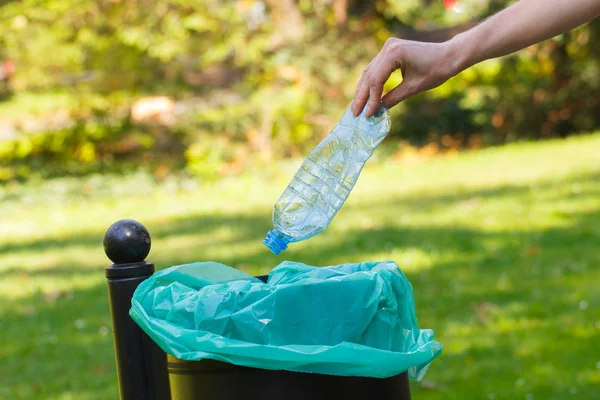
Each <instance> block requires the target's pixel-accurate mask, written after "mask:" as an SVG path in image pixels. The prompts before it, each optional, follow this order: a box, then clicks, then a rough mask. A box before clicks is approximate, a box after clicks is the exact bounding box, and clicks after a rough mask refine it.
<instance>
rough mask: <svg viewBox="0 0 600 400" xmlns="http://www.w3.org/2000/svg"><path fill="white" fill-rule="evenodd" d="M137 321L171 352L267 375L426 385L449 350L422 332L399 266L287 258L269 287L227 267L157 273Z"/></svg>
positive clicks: (138, 294) (134, 312)
mask: <svg viewBox="0 0 600 400" xmlns="http://www.w3.org/2000/svg"><path fill="white" fill-rule="evenodd" d="M130 315H131V317H132V318H133V320H134V321H135V322H136V323H137V324H138V325H139V326H140V327H141V329H143V330H144V331H145V332H146V333H147V334H148V335H149V336H150V337H151V338H152V339H153V340H154V341H155V342H156V343H157V344H158V345H159V346H160V347H161V348H162V349H163V350H164V351H165V352H166V353H168V354H171V355H173V356H175V357H177V358H179V359H181V360H187V361H200V360H204V359H212V360H217V361H222V362H226V363H230V364H234V365H239V366H244V367H252V368H261V369H267V370H275V369H277V370H288V371H295V372H309V373H319V374H329V375H341V376H362V377H373V378H387V377H391V376H395V375H398V374H401V373H403V372H405V371H408V374H409V376H410V377H411V378H412V379H413V380H421V379H422V377H423V376H424V374H425V372H426V371H427V369H428V367H429V366H430V364H431V362H432V361H433V360H434V359H435V358H436V357H437V356H438V355H439V354H440V353H441V351H442V345H441V344H440V343H439V342H437V341H435V340H434V335H433V331H432V330H430V329H419V327H418V324H417V317H416V312H415V304H414V297H413V291H412V286H411V284H410V282H409V281H408V279H407V278H406V276H405V275H404V274H403V273H402V271H401V270H400V268H399V266H398V265H397V264H396V263H395V262H393V261H383V262H362V263H351V264H342V265H335V266H328V267H316V266H309V265H305V264H302V263H298V262H290V261H285V262H282V263H281V264H280V265H278V266H277V267H276V268H274V269H273V270H272V271H271V272H270V273H269V277H268V281H267V282H266V283H265V282H263V281H261V280H259V279H258V278H256V277H253V276H251V275H248V274H246V273H243V272H241V271H238V270H236V269H234V268H231V267H228V266H226V265H223V264H220V263H217V262H197V263H192V264H186V265H179V266H174V267H171V268H167V269H164V270H161V271H158V272H156V273H155V274H154V275H153V276H151V277H150V278H149V279H147V280H146V281H144V282H142V283H141V284H140V285H139V286H138V288H137V290H136V291H135V294H134V296H133V298H132V307H131V310H130Z"/></svg>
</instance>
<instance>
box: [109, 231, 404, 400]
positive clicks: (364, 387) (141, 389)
mask: <svg viewBox="0 0 600 400" xmlns="http://www.w3.org/2000/svg"><path fill="white" fill-rule="evenodd" d="M104 250H105V252H106V255H107V256H108V257H109V258H110V259H111V260H112V261H113V262H114V264H113V265H111V266H109V267H107V268H106V277H107V279H108V289H109V301H110V313H111V317H112V323H113V339H114V343H115V356H116V361H117V374H118V379H119V397H120V400H254V399H256V400H259V399H260V400H282V399H292V400H337V399H343V400H392V399H393V400H410V398H411V396H410V385H409V380H408V374H407V373H406V372H405V373H403V374H400V375H398V376H394V377H391V378H385V379H377V378H364V377H353V376H332V375H323V374H313V373H300V372H290V371H283V370H263V369H256V368H248V367H240V366H236V365H232V364H227V363H222V362H218V361H213V360H202V361H184V360H180V359H177V358H176V357H173V356H171V355H166V354H165V353H164V352H163V351H162V350H160V348H159V347H158V346H157V345H156V344H155V343H154V342H153V341H152V340H151V339H150V338H149V337H148V336H147V335H146V334H145V333H144V332H143V331H142V330H141V328H139V326H138V325H137V324H136V323H135V322H134V321H133V320H132V319H131V317H129V309H130V308H131V298H132V297H133V293H134V292H135V289H136V288H137V286H138V285H139V284H140V283H141V282H142V281H144V280H145V279H147V278H148V277H149V276H151V275H152V273H154V265H153V264H151V263H148V262H146V261H144V259H145V257H146V256H147V255H148V253H149V251H150V235H149V234H148V231H147V230H146V228H145V227H144V226H143V225H142V224H140V223H139V222H137V221H133V220H121V221H118V222H116V223H115V224H113V225H112V226H111V227H110V228H109V229H108V231H107V232H106V235H105V237H104ZM258 278H260V279H262V280H263V281H266V279H267V277H266V276H259V277H258Z"/></svg>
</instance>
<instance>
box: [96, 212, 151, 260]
mask: <svg viewBox="0 0 600 400" xmlns="http://www.w3.org/2000/svg"><path fill="white" fill-rule="evenodd" d="M104 252H105V253H106V255H107V256H108V258H110V260H111V261H112V262H113V263H115V264H129V263H136V262H142V261H144V260H145V259H146V256H147V255H148V253H150V234H149V233H148V230H147V229H146V227H144V225H142V224H140V223H139V222H137V221H134V220H132V219H122V220H120V221H117V222H115V223H114V224H112V225H111V227H110V228H108V230H107V231H106V234H105V235H104Z"/></svg>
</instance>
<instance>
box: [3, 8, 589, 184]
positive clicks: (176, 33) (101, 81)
mask: <svg viewBox="0 0 600 400" xmlns="http://www.w3.org/2000/svg"><path fill="white" fill-rule="evenodd" d="M510 3H511V2H510V1H503V0H501V1H491V0H405V1H402V2H398V1H394V0H378V1H358V0H314V1H310V0H264V1H260V0H257V1H255V0H229V1H221V0H193V1H187V0H186V1H184V0H21V1H14V0H4V1H0V21H2V22H1V23H0V61H2V62H3V63H4V65H9V66H12V68H13V69H14V71H13V73H12V74H11V76H10V81H9V82H8V81H7V82H8V83H6V84H5V85H4V86H6V88H4V89H3V85H0V90H2V91H3V94H2V98H1V100H0V160H1V161H0V182H1V181H9V180H14V179H25V178H28V177H31V176H41V177H46V176H52V175H57V174H86V173H89V172H101V171H107V170H110V171H120V170H127V169H131V168H139V166H140V165H142V166H143V168H148V169H150V170H152V171H153V173H154V174H155V176H156V177H157V178H159V179H160V178H163V177H164V176H166V175H168V174H169V173H171V172H173V171H185V172H186V173H192V174H195V175H198V176H200V177H202V178H207V179H209V178H217V177H219V176H222V175H226V174H231V173H236V172H239V171H242V170H244V169H245V168H248V167H250V166H253V165H257V163H265V162H269V161H271V160H272V159H279V158H284V157H294V156H303V155H304V154H305V152H307V151H309V150H310V149H311V148H313V147H314V146H315V145H316V144H317V142H318V141H319V140H320V139H321V138H322V137H323V136H324V135H326V134H327V133H328V132H329V130H330V129H331V127H332V126H333V125H334V124H335V122H337V120H338V118H339V117H340V115H341V113H342V112H343V110H344V108H345V107H347V106H348V104H349V102H350V100H351V98H352V95H353V92H354V88H355V84H356V82H357V80H358V77H359V75H360V72H361V71H362V69H363V68H364V66H365V65H366V64H367V63H368V62H369V61H370V59H371V58H372V57H373V56H375V55H376V54H377V52H378V51H379V49H380V48H381V46H382V44H383V42H384V41H385V40H386V39H387V38H388V37H390V36H395V37H400V38H406V39H413V40H424V41H443V40H447V39H449V38H451V37H452V36H453V35H455V34H457V33H458V32H460V31H462V30H465V29H468V28H469V27H470V26H473V25H474V24H476V23H477V22H478V21H480V20H482V19H484V18H486V17H487V16H489V15H491V14H492V13H493V12H496V11H498V10H500V9H502V8H504V7H506V6H507V5H509V4H510ZM534 23H535V21H534ZM539 23H542V22H541V21H540V22H539ZM599 43H600V21H594V22H592V23H590V24H588V25H586V26H583V27H581V28H579V29H577V30H575V31H573V32H570V33H568V34H565V35H562V36H560V37H557V38H555V39H553V40H549V41H547V42H544V43H542V44H539V45H535V46H532V47H531V48H529V49H526V50H524V51H522V52H519V53H517V54H514V55H511V56H508V57H504V58H502V59H496V60H490V61H487V62H484V63H482V64H480V65H478V66H476V67H474V68H471V69H469V70H467V71H465V72H464V73H462V74H460V75H459V76H457V77H455V78H453V79H451V80H450V81H448V82H447V83H446V84H444V85H443V86H442V87H440V88H438V89H436V90H433V91H429V92H426V93H423V94H420V95H418V96H415V97H413V98H411V99H409V100H407V101H406V102H404V103H403V104H401V105H399V106H398V107H396V108H394V109H393V112H392V115H393V118H394V122H393V125H392V133H391V134H390V137H389V138H388V140H387V141H386V145H387V146H389V148H390V149H392V151H400V152H401V151H402V149H403V148H405V147H406V146H409V145H410V146H419V147H421V148H423V146H425V148H426V149H428V150H429V151H433V152H444V151H448V150H451V151H455V150H460V149H463V148H476V147H481V146H489V145H497V144H502V143H507V142H511V141H516V140H539V139H544V138H550V137H565V136H568V135H573V134H577V133H581V132H589V131H591V130H593V129H596V128H598V127H599V126H600V96H598V95H599V93H600V91H599V89H600V72H599V71H600V65H599V63H600V45H599ZM0 75H2V74H0ZM400 80H401V76H400V74H399V73H396V74H395V75H393V77H392V79H391V80H390V82H389V84H388V86H389V87H392V86H395V85H396V84H398V83H399V82H400Z"/></svg>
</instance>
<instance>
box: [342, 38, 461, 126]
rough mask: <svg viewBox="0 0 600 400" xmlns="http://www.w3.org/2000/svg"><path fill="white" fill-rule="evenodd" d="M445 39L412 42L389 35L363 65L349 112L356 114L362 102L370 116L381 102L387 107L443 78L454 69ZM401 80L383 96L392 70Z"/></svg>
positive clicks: (445, 78) (436, 84)
mask: <svg viewBox="0 0 600 400" xmlns="http://www.w3.org/2000/svg"><path fill="white" fill-rule="evenodd" d="M453 64H455V63H453V62H452V56H451V49H450V45H449V44H448V43H426V42H414V41H408V40H401V39H396V38H390V39H388V40H387V41H386V42H385V45H384V46H383V48H382V49H381V51H380V52H379V54H378V55H377V56H376V57H375V58H374V59H373V61H371V62H370V63H369V65H368V66H367V67H366V68H365V69H364V71H363V73H362V76H361V78H360V80H359V82H358V85H357V86H356V92H355V94H354V100H353V102H352V108H351V110H352V114H353V115H354V116H355V117H356V116H358V115H359V114H360V113H361V111H362V110H363V108H364V107H365V105H366V106H367V109H366V112H365V116H366V117H370V116H372V115H373V114H374V113H375V111H377V108H379V106H380V104H381V102H383V104H384V105H385V106H386V107H387V108H388V109H389V108H391V107H393V106H395V105H396V104H398V103H400V102H401V101H403V100H404V99H406V98H407V97H410V96H412V95H415V94H417V93H419V92H422V91H425V90H430V89H433V88H435V87H437V86H440V85H441V84H442V83H444V82H446V81H447V80H448V79H450V78H451V77H452V76H453V75H455V73H456V72H455V71H456V70H457V68H456V66H455V65H453ZM398 69H399V70H401V72H402V82H401V83H400V84H399V85H398V86H396V87H395V88H394V89H392V90H390V91H389V92H388V93H387V94H386V95H385V96H383V98H382V97H381V95H382V94H383V85H384V84H385V83H386V82H387V80H388V78H389V77H390V75H391V74H392V72H394V71H395V70H398Z"/></svg>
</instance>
